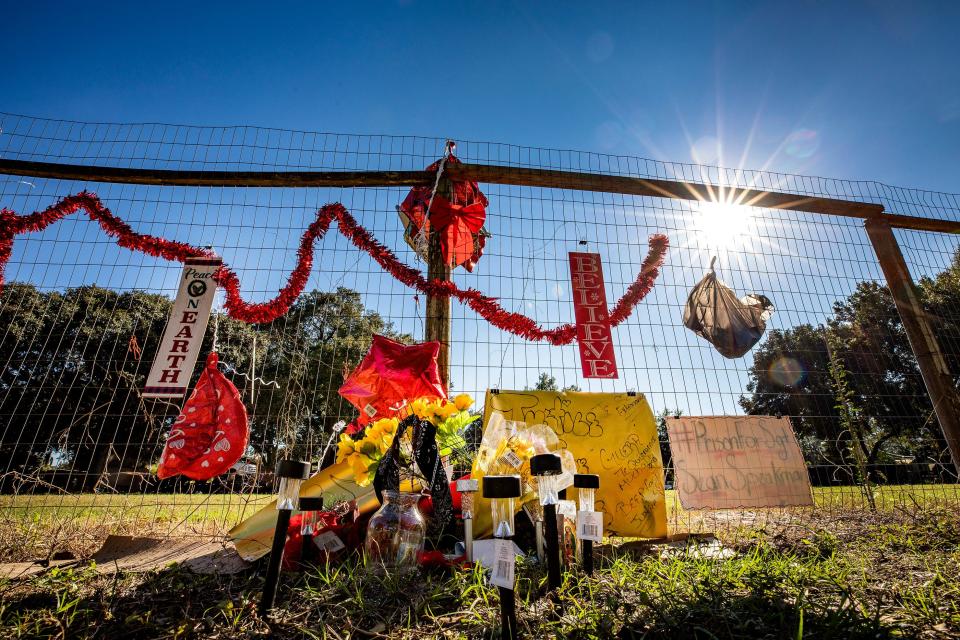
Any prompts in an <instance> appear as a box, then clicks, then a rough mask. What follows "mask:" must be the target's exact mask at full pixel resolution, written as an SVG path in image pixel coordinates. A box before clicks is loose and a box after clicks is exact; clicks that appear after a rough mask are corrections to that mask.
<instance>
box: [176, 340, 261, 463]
mask: <svg viewBox="0 0 960 640" xmlns="http://www.w3.org/2000/svg"><path fill="white" fill-rule="evenodd" d="M249 435H250V430H249V428H248V425H247V408H246V407H245V406H244V405H243V402H242V401H241V400H240V393H239V392H238V391H237V388H236V387H235V386H233V383H232V382H230V381H229V380H227V379H226V378H225V377H224V376H223V374H222V373H220V370H219V369H217V354H216V353H211V354H210V355H209V356H208V357H207V364H206V366H205V367H204V368H203V372H202V373H201V374H200V380H198V381H197V386H196V388H195V389H194V390H193V393H192V394H191V395H190V398H189V399H187V402H186V404H184V405H183V410H182V411H181V412H180V415H178V416H177V419H176V421H175V422H174V423H173V428H171V429H170V435H169V436H167V444H166V445H165V446H164V448H163V455H161V456H160V467H159V468H158V469H157V476H158V477H160V478H161V479H163V478H169V477H170V476H175V475H177V474H178V473H182V474H183V475H185V476H187V477H188V478H191V479H193V480H209V479H210V478H213V477H215V476H218V475H220V474H221V473H225V472H226V471H227V469H229V468H230V467H231V466H233V464H234V463H235V462H237V460H239V459H240V457H241V456H242V455H243V452H244V451H245V450H246V448H247V439H248V438H249Z"/></svg>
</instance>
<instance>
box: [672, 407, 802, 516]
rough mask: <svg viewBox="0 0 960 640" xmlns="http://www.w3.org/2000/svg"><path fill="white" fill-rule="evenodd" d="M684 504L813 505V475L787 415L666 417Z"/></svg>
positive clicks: (699, 506) (721, 506)
mask: <svg viewBox="0 0 960 640" xmlns="http://www.w3.org/2000/svg"><path fill="white" fill-rule="evenodd" d="M667 435H668V437H669V438H670V451H671V452H672V454H673V466H674V471H675V474H676V484H677V492H678V493H679V495H680V504H681V505H683V508H684V509H736V508H740V507H786V506H798V507H799V506H809V505H812V504H813V495H812V494H811V492H810V476H809V475H808V473H807V465H806V463H805V462H804V460H803V455H802V454H801V453H800V446H799V445H798V444H797V438H796V436H795V435H794V433H793V427H792V426H791V425H790V420H789V419H787V418H775V417H773V416H716V417H689V418H667Z"/></svg>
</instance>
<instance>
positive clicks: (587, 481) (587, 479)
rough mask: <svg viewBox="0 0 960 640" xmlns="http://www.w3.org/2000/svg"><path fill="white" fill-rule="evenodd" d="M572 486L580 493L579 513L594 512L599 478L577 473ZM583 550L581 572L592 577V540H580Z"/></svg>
mask: <svg viewBox="0 0 960 640" xmlns="http://www.w3.org/2000/svg"><path fill="white" fill-rule="evenodd" d="M573 486H574V487H576V488H577V489H578V490H579V493H580V496H579V497H580V511H596V493H597V489H599V488H600V476H598V475H595V474H592V473H578V474H576V475H574V476H573ZM580 548H581V549H582V550H583V551H582V553H583V570H584V571H586V573H587V575H588V576H592V575H593V540H584V539H581V540H580Z"/></svg>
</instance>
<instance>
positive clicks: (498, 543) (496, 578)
mask: <svg viewBox="0 0 960 640" xmlns="http://www.w3.org/2000/svg"><path fill="white" fill-rule="evenodd" d="M516 562H517V557H516V556H515V555H514V545H513V542H511V541H510V540H503V539H500V538H497V539H496V540H495V541H494V543H493V571H491V572H490V584H492V585H495V586H498V587H503V588H504V589H510V590H511V591H513V582H514V580H513V570H514V567H515V565H516Z"/></svg>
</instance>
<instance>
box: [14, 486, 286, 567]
mask: <svg viewBox="0 0 960 640" xmlns="http://www.w3.org/2000/svg"><path fill="white" fill-rule="evenodd" d="M271 500H273V496H272V495H257V494H254V495H250V494H247V495H238V494H212V495H210V494H176V495H173V494H135V495H125V494H93V493H85V494H74V495H26V496H9V495H3V496H0V559H2V560H4V561H8V562H10V561H29V560H35V559H47V558H50V557H53V556H54V555H56V554H69V555H72V556H73V557H77V558H80V557H85V556H88V555H90V554H91V553H92V552H93V551H95V550H96V549H97V548H98V547H99V546H100V544H102V543H103V541H104V540H105V539H106V537H107V535H108V534H111V533H112V534H125V535H137V536H151V535H156V536H167V535H206V536H209V535H219V534H222V533H224V532H226V531H227V530H229V529H230V528H231V527H232V526H233V525H234V524H236V523H237V522H240V521H242V520H243V519H244V518H246V517H249V516H250V515H252V514H254V513H256V512H257V511H258V510H259V509H260V508H261V507H262V506H263V505H265V504H268V503H269V502H270V501H271Z"/></svg>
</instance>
